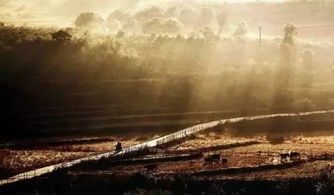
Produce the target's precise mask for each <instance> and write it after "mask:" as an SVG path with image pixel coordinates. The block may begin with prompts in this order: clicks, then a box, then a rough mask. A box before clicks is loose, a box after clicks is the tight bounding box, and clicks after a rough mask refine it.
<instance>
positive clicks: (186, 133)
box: [0, 110, 334, 185]
mask: <svg viewBox="0 0 334 195" xmlns="http://www.w3.org/2000/svg"><path fill="white" fill-rule="evenodd" d="M326 113H334V110H325V111H312V112H300V113H281V114H269V115H257V116H246V117H237V118H230V119H222V120H217V121H212V122H208V123H203V124H199V125H195V126H192V127H188V128H186V129H183V130H180V131H177V132H175V133H172V134H169V135H166V136H162V137H159V138H156V139H153V140H150V141H147V142H144V143H141V144H137V145H133V146H129V147H127V148H124V149H123V150H122V151H121V152H118V153H116V152H115V151H112V152H107V153H102V154H98V155H93V156H89V157H84V158H80V159H77V160H72V161H68V162H63V163H59V164H55V165H50V166H47V167H43V168H39V169H35V170H32V171H28V172H24V173H20V174H18V175H15V176H12V177H10V178H8V179H3V180H0V185H4V184H10V183H14V182H18V181H21V180H25V179H31V178H34V177H37V176H41V175H44V174H47V173H50V172H53V171H55V170H58V169H62V168H67V167H71V166H73V165H76V164H79V163H81V162H83V161H90V160H99V159H101V158H108V157H111V156H119V155H124V154H127V153H130V152H134V151H140V150H143V149H146V148H152V147H156V146H159V145H162V144H166V143H169V142H171V141H175V140H178V139H181V138H184V137H187V136H189V135H192V134H195V133H198V132H200V131H204V130H206V129H209V128H212V127H215V126H217V125H218V124H225V123H236V122H240V121H252V120H258V119H267V118H278V117H298V116H307V115H314V114H326Z"/></svg>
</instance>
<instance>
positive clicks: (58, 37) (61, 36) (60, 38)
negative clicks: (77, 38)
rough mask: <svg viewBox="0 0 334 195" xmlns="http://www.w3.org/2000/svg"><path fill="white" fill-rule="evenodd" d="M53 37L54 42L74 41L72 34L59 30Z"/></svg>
mask: <svg viewBox="0 0 334 195" xmlns="http://www.w3.org/2000/svg"><path fill="white" fill-rule="evenodd" d="M51 36H52V40H54V41H57V42H65V41H70V40H71V39H72V35H70V33H68V32H67V31H64V30H59V31H57V32H54V33H52V34H51Z"/></svg>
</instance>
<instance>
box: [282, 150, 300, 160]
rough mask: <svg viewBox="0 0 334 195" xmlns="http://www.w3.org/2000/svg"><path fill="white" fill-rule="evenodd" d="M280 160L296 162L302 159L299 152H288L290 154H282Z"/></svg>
mask: <svg viewBox="0 0 334 195" xmlns="http://www.w3.org/2000/svg"><path fill="white" fill-rule="evenodd" d="M279 155H280V158H281V160H288V159H289V160H295V159H298V158H300V153H299V152H291V151H290V152H288V153H280V154H279Z"/></svg>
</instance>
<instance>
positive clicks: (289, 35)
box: [282, 24, 298, 45]
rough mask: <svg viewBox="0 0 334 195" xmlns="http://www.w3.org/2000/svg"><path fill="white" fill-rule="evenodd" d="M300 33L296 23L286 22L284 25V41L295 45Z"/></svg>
mask: <svg viewBox="0 0 334 195" xmlns="http://www.w3.org/2000/svg"><path fill="white" fill-rule="evenodd" d="M297 34H298V32H297V27H296V26H295V25H294V24H286V25H285V27H284V38H283V41H282V42H283V43H286V44H289V45H294V44H295V36H296V35H297Z"/></svg>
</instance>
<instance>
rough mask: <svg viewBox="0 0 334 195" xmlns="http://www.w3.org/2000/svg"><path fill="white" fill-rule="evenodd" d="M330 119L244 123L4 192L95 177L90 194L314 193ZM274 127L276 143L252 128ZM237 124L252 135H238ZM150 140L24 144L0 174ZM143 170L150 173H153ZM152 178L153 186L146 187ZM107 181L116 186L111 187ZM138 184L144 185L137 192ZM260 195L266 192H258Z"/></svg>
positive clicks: (324, 168) (333, 141)
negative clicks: (175, 184)
mask: <svg viewBox="0 0 334 195" xmlns="http://www.w3.org/2000/svg"><path fill="white" fill-rule="evenodd" d="M331 117H332V114H324V115H316V116H311V117H309V116H308V117H304V118H299V119H298V120H297V119H289V118H288V119H280V122H278V120H274V119H268V120H265V121H260V122H254V121H251V122H241V124H239V123H236V124H227V125H225V126H218V127H215V128H212V129H209V130H207V131H204V132H202V133H199V134H196V135H193V136H190V137H188V138H187V139H183V140H180V141H177V142H173V143H172V144H169V145H166V146H164V147H159V148H156V149H154V150H150V151H147V152H146V153H145V152H144V153H141V154H139V155H137V156H128V157H127V156H124V157H122V158H110V159H101V160H98V161H91V162H83V163H81V164H78V165H75V166H74V167H72V168H67V169H65V170H60V171H58V172H55V173H51V174H48V175H46V176H41V177H38V178H36V179H32V180H28V181H22V182H19V183H18V184H11V185H8V186H6V187H4V188H3V190H5V191H7V192H13V191H11V190H12V187H15V186H17V185H20V186H24V187H23V188H24V189H25V190H27V191H26V192H29V189H34V188H37V189H38V190H41V191H40V192H41V193H47V192H48V193H49V192H50V191H49V190H46V189H40V188H39V187H38V186H36V185H35V184H34V183H35V182H42V183H45V185H52V186H54V185H55V186H54V187H52V189H54V188H55V187H56V186H57V185H60V183H61V182H60V181H59V180H62V179H59V178H66V180H67V181H70V183H73V185H74V186H72V187H70V189H72V190H74V191H75V190H76V189H77V187H76V185H80V183H82V182H83V181H82V180H84V178H94V180H96V181H95V182H94V185H96V187H98V188H103V189H104V188H105V187H107V186H109V187H110V188H112V189H114V188H116V189H117V190H116V191H117V193H124V190H134V191H132V192H133V193H135V192H136V190H139V189H140V190H144V191H145V190H146V192H149V191H151V190H153V191H154V190H167V191H169V192H170V193H172V192H173V191H174V190H175V189H173V188H168V187H166V186H164V187H162V186H160V187H159V185H158V186H156V185H157V184H156V182H158V183H159V182H167V183H168V182H171V181H170V180H173V181H174V180H175V179H177V178H181V180H182V181H183V182H185V183H187V185H188V184H189V185H193V183H194V182H198V185H200V186H202V187H203V188H204V189H202V190H205V189H206V188H207V185H208V184H207V183H208V182H209V183H211V184H210V185H213V184H215V183H220V182H223V183H222V184H219V186H225V184H224V182H225V183H226V182H229V181H234V182H235V183H234V184H235V185H236V184H237V183H238V182H239V183H240V182H241V184H240V185H244V186H247V185H248V184H247V185H246V183H247V182H251V183H252V182H255V183H256V181H258V182H274V183H273V186H272V188H273V189H275V190H277V189H276V187H275V186H276V184H277V185H278V184H279V185H285V187H286V188H289V187H287V186H289V185H290V184H291V182H292V183H293V182H297V184H296V185H297V186H299V185H302V184H301V183H303V182H310V183H311V184H312V186H313V188H312V190H313V192H314V193H315V190H316V186H317V185H316V182H324V181H325V180H324V179H323V177H324V175H326V174H331V170H332V167H333V166H334V164H333V161H334V153H333V151H334V133H333V132H334V131H333V129H332V128H331V124H332V121H331V120H329V119H330V118H331ZM292 121H294V123H293V125H291V124H292V123H291V122H292ZM273 122H275V124H276V125H277V126H280V127H281V128H282V127H284V128H286V129H285V131H286V132H285V133H284V134H280V135H284V137H281V138H277V137H275V135H272V134H273V133H272V132H271V131H270V130H268V129H266V128H268V127H266V126H262V127H261V128H259V127H258V126H257V124H262V125H263V124H272V123H273ZM310 122H312V123H310ZM320 122H321V123H324V124H325V125H322V126H319V128H318V129H310V128H307V129H305V123H306V124H308V125H307V127H313V125H311V126H310V125H309V124H313V123H315V124H319V123H320ZM287 124H289V125H287ZM243 125H246V126H247V127H248V129H249V131H253V132H248V133H247V135H245V134H243V133H242V132H243ZM296 127H297V128H296ZM264 129H266V130H265V131H264ZM160 135H163V134H160ZM157 136H158V134H155V135H154V134H142V135H141V137H138V136H134V135H131V134H129V135H128V136H124V137H117V136H114V137H112V136H109V137H108V136H106V137H90V138H87V137H86V138H77V139H73V138H72V139H71V138H66V139H65V138H62V139H54V138H53V139H51V140H53V141H52V142H50V141H47V140H46V141H44V142H41V143H40V144H38V147H37V146H33V145H29V144H28V143H20V144H18V143H16V144H13V145H11V146H10V147H9V148H7V149H2V150H1V152H2V154H3V156H4V157H2V162H3V164H2V166H3V167H2V170H4V171H3V172H4V173H7V174H8V173H11V174H13V173H15V172H22V171H24V170H30V169H33V168H36V167H42V166H45V165H49V164H54V163H56V162H62V161H67V160H70V159H76V158H79V157H83V156H89V155H93V154H98V153H103V152H109V151H111V150H113V149H114V146H115V145H116V143H117V142H118V141H120V142H122V144H123V146H124V147H126V146H130V145H134V144H136V143H141V142H144V141H146V140H150V139H152V138H154V137H157ZM125 137H127V138H125ZM273 137H274V138H273ZM49 139H50V138H49ZM278 141H279V142H278ZM291 152H296V153H298V156H297V157H296V158H294V157H291V158H287V159H284V158H283V157H281V156H280V154H287V153H291ZM213 154H219V156H220V158H221V159H226V162H223V161H221V160H219V161H213V162H208V161H206V160H205V158H207V157H209V156H210V155H213ZM149 166H153V169H151V168H149ZM328 170H329V171H328ZM6 171H7V172H6ZM140 178H141V179H140ZM172 178H174V179H172ZM189 178H190V179H189ZM152 179H153V180H154V181H155V182H154V181H151V180H152ZM107 180H110V182H115V183H119V182H120V183H121V184H119V186H118V185H116V184H115V185H111V186H110V183H109V182H107ZM237 181H238V182H237ZM50 182H51V183H50ZM59 182H60V183H59ZM77 182H78V183H77ZM123 182H132V183H133V184H132V185H133V187H132V188H128V187H125V186H124V184H123ZM141 182H144V183H145V182H148V183H145V185H144V184H142V183H141ZM152 182H153V183H152ZM298 182H299V183H298ZM300 182H301V183H300ZM326 182H327V180H326ZM62 185H63V184H62ZM94 185H93V186H94ZM106 185H107V186H106ZM142 185H144V186H142ZM253 185H255V184H251V185H250V186H248V187H249V189H248V190H250V189H251V188H253V187H254V186H253ZM291 185H292V184H291ZM319 185H320V184H319ZM324 185H325V184H324ZM326 185H327V184H326ZM328 185H329V186H323V188H324V189H323V190H327V188H330V187H331V186H330V184H328ZM93 186H92V187H93ZM205 186H206V187H205ZM232 186H233V185H232ZM255 186H256V185H255ZM165 188H166V189H165ZM225 188H226V189H227V190H232V187H231V189H230V188H229V187H226V186H225ZM255 188H257V187H255ZM298 188H300V186H299V187H298ZM182 189H183V190H189V189H187V188H182ZM45 190H46V191H45ZM90 190H91V189H90ZM147 190H148V191H147ZM206 190H207V189H206ZM88 192H89V191H87V193H88ZM174 192H175V191H174ZM313 192H312V193H313ZM259 193H265V192H262V191H261V190H260V191H259ZM312 193H311V194H312Z"/></svg>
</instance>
